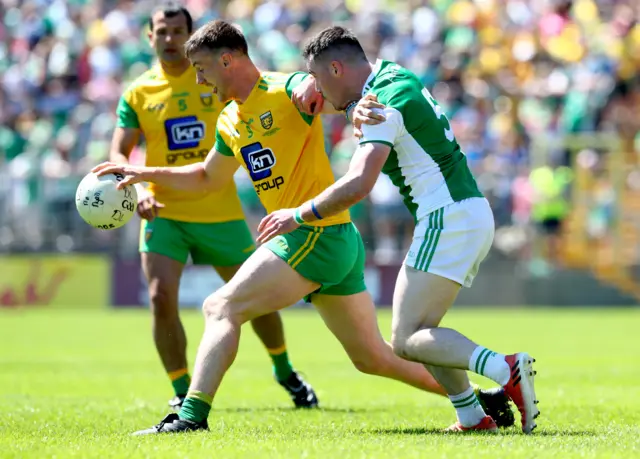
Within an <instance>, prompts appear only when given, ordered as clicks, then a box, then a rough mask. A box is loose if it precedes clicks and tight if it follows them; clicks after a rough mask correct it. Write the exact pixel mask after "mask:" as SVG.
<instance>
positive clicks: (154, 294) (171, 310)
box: [149, 285, 178, 320]
mask: <svg viewBox="0 0 640 459" xmlns="http://www.w3.org/2000/svg"><path fill="white" fill-rule="evenodd" d="M149 301H150V303H151V312H152V313H153V316H154V318H155V319H156V320H171V319H174V318H176V317H177V316H178V302H177V301H176V295H175V294H174V293H172V292H170V291H169V290H167V289H165V288H163V287H161V286H159V285H157V286H155V287H154V288H151V289H150V290H149Z"/></svg>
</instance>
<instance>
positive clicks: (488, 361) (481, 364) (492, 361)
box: [469, 346, 510, 386]
mask: <svg viewBox="0 0 640 459" xmlns="http://www.w3.org/2000/svg"><path fill="white" fill-rule="evenodd" d="M469 370H470V371H473V372H474V373H477V374H479V375H482V376H486V377H487V378H489V379H492V380H493V381H495V382H497V383H498V384H500V385H501V386H504V385H505V384H507V383H508V382H509V375H510V373H509V364H508V363H507V361H506V360H505V357H504V355H503V354H498V353H497V352H493V351H492V350H490V349H487V348H486V347H482V346H478V347H476V348H475V350H474V351H473V353H472V354H471V358H470V359H469Z"/></svg>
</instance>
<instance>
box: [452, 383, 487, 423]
mask: <svg viewBox="0 0 640 459" xmlns="http://www.w3.org/2000/svg"><path fill="white" fill-rule="evenodd" d="M449 400H451V403H453V407H454V408H455V409H456V414H457V415H458V422H459V423H460V424H462V425H463V426H464V427H473V426H475V425H478V424H479V423H480V421H482V419H483V418H484V417H485V416H486V414H485V412H484V410H483V409H482V405H480V402H479V401H478V397H477V396H476V393H475V391H474V390H473V387H469V388H468V389H467V390H465V391H464V392H463V393H461V394H458V395H449Z"/></svg>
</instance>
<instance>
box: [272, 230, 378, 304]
mask: <svg viewBox="0 0 640 459" xmlns="http://www.w3.org/2000/svg"><path fill="white" fill-rule="evenodd" d="M265 247H266V248H268V249H269V250H271V251H272V252H273V253H275V254H276V255H277V256H279V257H280V258H282V259H283V260H284V261H286V262H287V263H288V264H289V265H290V266H291V267H292V268H293V269H295V270H296V271H297V272H299V273H300V274H301V275H302V276H303V277H304V278H305V279H309V280H311V281H313V282H317V283H318V284H320V288H319V289H318V290H316V292H314V293H323V294H325V295H341V296H347V295H354V294H356V293H360V292H363V291H365V290H366V289H367V287H366V286H365V284H364V261H365V251H364V244H363V243H362V238H361V237H360V233H359V232H358V230H357V228H356V227H355V225H354V224H353V223H345V224H342V225H334V226H327V227H313V226H301V227H300V228H298V229H297V230H295V231H292V232H291V233H288V234H283V235H280V236H277V237H275V238H273V239H272V240H270V241H269V242H267V244H266V245H265ZM306 300H307V301H308V298H306Z"/></svg>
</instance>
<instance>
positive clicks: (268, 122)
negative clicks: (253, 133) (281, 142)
mask: <svg viewBox="0 0 640 459" xmlns="http://www.w3.org/2000/svg"><path fill="white" fill-rule="evenodd" d="M260 124H261V125H262V127H263V128H265V129H266V130H267V131H268V130H269V129H271V126H273V115H272V114H271V111H268V112H266V113H263V114H262V115H260Z"/></svg>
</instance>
